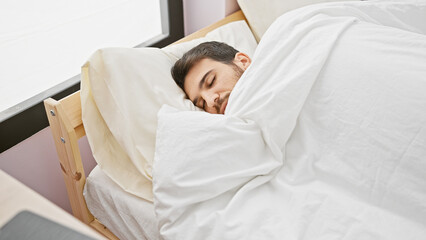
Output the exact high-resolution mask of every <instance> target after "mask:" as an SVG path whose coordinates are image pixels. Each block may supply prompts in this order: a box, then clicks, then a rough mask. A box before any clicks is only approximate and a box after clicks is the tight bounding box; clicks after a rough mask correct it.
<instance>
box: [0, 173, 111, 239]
mask: <svg viewBox="0 0 426 240" xmlns="http://www.w3.org/2000/svg"><path fill="white" fill-rule="evenodd" d="M23 210H29V211H31V212H33V213H36V214H38V215H40V216H42V217H45V218H47V219H49V220H52V221H53V222H56V223H59V224H61V225H63V226H66V227H68V228H71V229H73V230H75V231H77V232H80V233H82V234H85V235H87V236H89V237H92V238H95V239H106V238H105V237H103V236H102V235H101V234H99V233H98V232H96V231H95V230H94V229H92V228H90V227H89V226H87V225H86V224H84V223H82V222H80V221H79V220H78V219H76V218H74V217H73V216H72V215H70V214H69V213H67V212H66V211H64V210H63V209H61V208H60V207H58V206H56V205H55V204H53V203H51V202H50V201H48V200H47V199H45V198H44V197H42V196H41V195H39V194H38V193H36V192H35V191H33V190H32V189H30V188H28V187H27V186H25V185H24V184H22V183H21V182H19V181H18V180H16V179H14V178H13V177H11V176H9V175H7V174H6V173H5V172H3V171H2V170H0V227H1V226H3V225H5V224H6V223H7V222H8V221H9V220H10V219H12V218H13V217H14V216H15V215H16V214H18V213H19V212H21V211H23Z"/></svg>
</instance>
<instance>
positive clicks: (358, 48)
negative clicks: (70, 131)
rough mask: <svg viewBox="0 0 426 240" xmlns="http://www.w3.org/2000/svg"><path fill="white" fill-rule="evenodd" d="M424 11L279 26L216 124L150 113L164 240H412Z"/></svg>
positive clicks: (425, 103) (425, 176)
mask: <svg viewBox="0 0 426 240" xmlns="http://www.w3.org/2000/svg"><path fill="white" fill-rule="evenodd" d="M425 33H426V3H425V1H416V2H411V3H409V2H406V1H405V2H404V3H396V2H348V3H331V4H322V5H314V6H310V7H306V8H303V9H299V10H296V11H292V12H289V13H287V14H285V15H283V16H281V17H280V18H279V19H277V21H276V22H275V23H274V24H273V25H272V26H271V27H270V28H269V29H268V31H267V32H266V33H265V35H264V37H263V38H262V40H261V42H260V44H259V46H258V48H257V50H256V53H255V56H254V58H253V62H252V65H251V66H250V67H249V68H248V69H247V70H246V72H245V73H244V74H243V76H242V77H241V79H240V80H239V82H238V83H237V85H236V86H235V88H234V90H233V92H232V94H231V96H230V100H229V104H228V107H227V109H226V112H225V115H223V116H222V115H211V114H208V113H204V112H191V111H178V110H176V109H173V108H171V107H168V106H165V107H163V108H162V110H161V111H160V112H159V123H158V129H157V142H156V155H155V161H154V168H153V187H154V204H155V211H156V214H157V217H158V220H159V228H160V234H161V235H162V237H163V238H165V239H286V240H290V239H298V240H299V239H375V240H376V239H424V238H425V236H426V36H425V35H424V34H425Z"/></svg>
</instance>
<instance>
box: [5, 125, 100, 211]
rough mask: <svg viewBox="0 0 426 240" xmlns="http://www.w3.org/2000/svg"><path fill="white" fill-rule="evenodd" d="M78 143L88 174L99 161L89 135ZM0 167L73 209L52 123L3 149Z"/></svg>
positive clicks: (46, 196) (53, 199)
mask: <svg viewBox="0 0 426 240" xmlns="http://www.w3.org/2000/svg"><path fill="white" fill-rule="evenodd" d="M79 146H80V149H81V155H82V159H83V162H84V165H85V166H84V168H85V172H86V175H87V174H88V173H89V172H90V171H91V170H92V168H93V167H94V166H95V164H96V163H95V160H94V159H93V156H92V153H91V151H90V148H89V144H88V143H87V139H86V137H84V138H82V139H80V140H79ZM0 169H2V170H3V171H4V172H6V173H8V174H9V175H11V176H12V177H14V178H16V179H18V180H19V181H20V182H22V183H24V184H25V185H27V186H28V187H30V188H32V189H33V190H35V191H36V192H38V193H39V194H41V195H42V196H44V197H45V198H47V199H49V200H50V201H52V202H53V203H55V204H56V205H58V206H60V207H61V208H63V209H65V210H66V211H68V212H70V213H71V206H70V203H69V200H68V195H67V192H66V189H65V183H64V179H63V177H62V171H61V168H60V165H59V159H58V155H57V153H56V148H55V144H54V142H53V137H52V133H51V131H50V127H47V128H45V129H43V130H41V131H39V132H38V133H36V134H34V135H33V136H31V137H29V138H27V139H26V140H24V141H22V142H21V143H19V144H18V145H16V146H14V147H12V148H10V149H8V150H6V151H5V152H3V153H1V154H0Z"/></svg>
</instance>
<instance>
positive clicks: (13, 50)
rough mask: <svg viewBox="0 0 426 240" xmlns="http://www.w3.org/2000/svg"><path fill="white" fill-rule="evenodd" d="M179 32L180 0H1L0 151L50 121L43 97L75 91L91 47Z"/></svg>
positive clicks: (163, 40) (164, 39)
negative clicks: (23, 132) (17, 138)
mask: <svg viewBox="0 0 426 240" xmlns="http://www.w3.org/2000/svg"><path fill="white" fill-rule="evenodd" d="M181 37H183V13H182V2H181V1H176V0H157V1H153V0H74V1H64V0H57V1H54V0H41V1H29V0H27V1H12V0H6V1H1V2H0V66H1V67H0V138H1V140H0V141H1V142H0V152H2V151H4V150H5V149H7V148H8V147H10V146H13V145H14V144H16V143H17V142H19V141H22V140H23V139H25V138H26V137H29V136H30V135H31V134H34V133H35V132H36V131H38V130H41V129H42V128H44V127H46V126H47V125H48V124H47V118H46V117H45V116H44V115H45V113H44V107H43V104H42V101H43V100H44V99H46V98H48V97H51V96H55V95H56V96H57V98H61V97H63V96H65V95H67V94H69V93H71V92H74V91H75V90H78V89H79V81H80V78H79V76H78V75H79V73H80V68H81V66H82V65H83V64H84V62H85V60H86V59H88V58H89V56H90V55H91V54H92V53H93V52H94V51H95V50H97V49H99V48H105V47H135V46H138V47H141V46H157V47H163V46H165V45H167V44H169V43H171V42H173V41H176V40H178V39H179V38H181ZM61 92H62V94H61ZM58 94H59V95H58ZM37 106H38V107H37ZM35 108H37V109H38V110H35ZM31 112H33V113H32V114H30V113H31ZM26 115H27V116H26ZM18 119H20V120H18ZM30 119H31V121H29V120H30ZM19 122H22V124H21V125H22V127H19V125H20V123H19ZM37 122H40V123H37ZM24 123H25V124H24ZM28 125H30V126H28ZM33 125H39V127H36V128H34V126H33ZM28 128H33V130H31V131H29V132H31V133H26V134H19V133H18V134H17V131H19V132H22V129H28ZM35 129H36V130H35ZM16 135H22V137H19V140H15V141H12V140H11V138H15V137H16Z"/></svg>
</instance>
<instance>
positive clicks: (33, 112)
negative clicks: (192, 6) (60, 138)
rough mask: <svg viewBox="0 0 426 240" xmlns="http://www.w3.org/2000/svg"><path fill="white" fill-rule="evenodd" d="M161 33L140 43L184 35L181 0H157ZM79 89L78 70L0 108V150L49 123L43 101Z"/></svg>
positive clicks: (161, 41) (167, 40) (148, 44)
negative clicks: (12, 103)
mask: <svg viewBox="0 0 426 240" xmlns="http://www.w3.org/2000/svg"><path fill="white" fill-rule="evenodd" d="M159 1H160V9H161V22H162V23H161V24H162V26H161V27H162V34H160V35H158V36H156V37H154V38H152V39H150V40H148V41H146V42H143V43H141V44H139V45H137V46H135V48H140V47H159V48H161V47H165V46H167V45H169V44H171V43H173V42H175V41H177V40H179V39H181V38H183V37H184V24H183V3H182V0H178V1H176V0H159ZM78 90H80V74H79V75H77V76H74V77H72V78H70V79H68V80H66V81H64V82H62V83H60V84H58V85H56V86H54V87H52V88H50V89H47V90H45V91H43V92H41V93H40V94H37V95H36V96H33V97H31V98H29V99H27V100H25V101H23V102H21V103H18V104H16V105H15V106H13V107H10V108H8V109H6V110H4V111H2V112H0V153H2V152H4V151H6V150H7V149H9V148H11V147H13V146H15V145H16V144H18V143H20V142H22V141H23V140H25V139H27V138H28V137H30V136H32V135H33V134H35V133H37V132H38V131H40V130H42V129H44V128H46V127H47V126H49V122H48V120H47V116H46V112H45V109H44V104H43V101H44V100H45V99H46V98H49V97H51V98H53V99H55V100H59V99H61V98H64V97H66V96H68V95H70V94H71V93H74V92H76V91H78Z"/></svg>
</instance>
